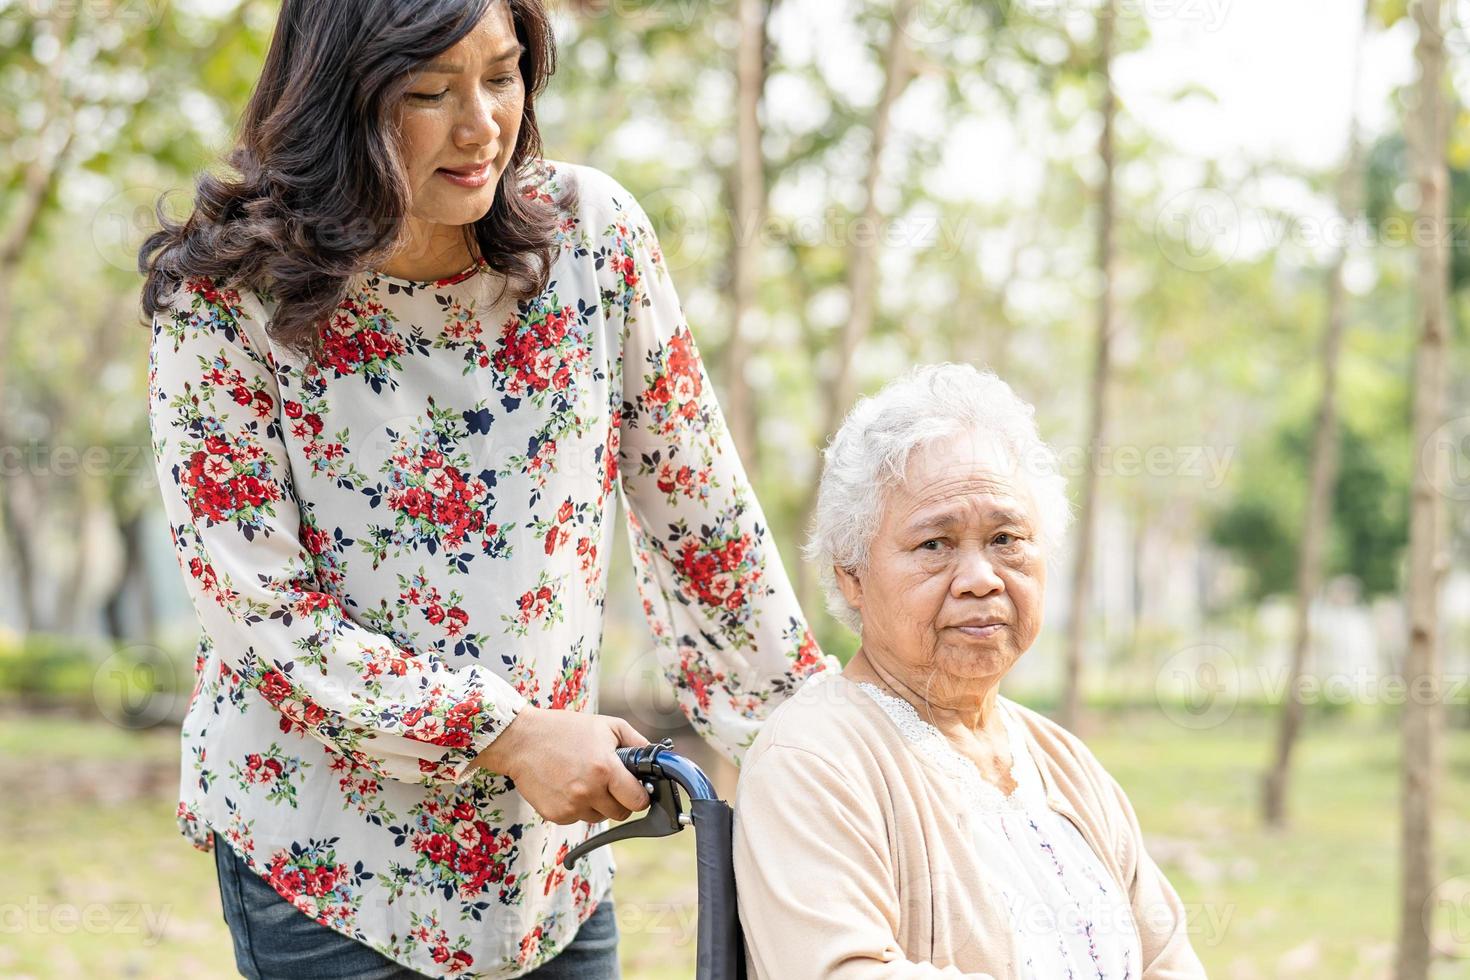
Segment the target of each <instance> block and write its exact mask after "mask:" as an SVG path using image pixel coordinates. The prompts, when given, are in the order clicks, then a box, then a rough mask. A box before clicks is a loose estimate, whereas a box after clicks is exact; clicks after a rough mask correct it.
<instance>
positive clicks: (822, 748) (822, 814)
mask: <svg viewBox="0 0 1470 980" xmlns="http://www.w3.org/2000/svg"><path fill="white" fill-rule="evenodd" d="M1009 703H1010V704H1012V705H1015V707H1016V708H1017V714H1018V715H1019V716H1020V717H1021V718H1022V719H1024V721H1025V726H1024V727H1025V730H1026V738H1027V740H1028V742H1029V743H1030V746H1031V749H1032V754H1033V756H1035V758H1036V762H1037V767H1038V768H1039V769H1040V770H1041V777H1042V782H1043V784H1044V786H1045V789H1046V795H1047V805H1048V806H1050V807H1051V808H1052V809H1053V810H1055V811H1057V812H1058V813H1061V814H1062V815H1064V816H1066V817H1068V818H1069V819H1070V820H1071V821H1072V822H1073V823H1074V824H1076V825H1077V827H1078V828H1079V829H1080V830H1081V832H1082V836H1083V838H1084V839H1085V840H1086V841H1087V842H1088V843H1089V844H1090V845H1091V846H1092V849H1093V850H1094V851H1096V852H1097V853H1098V854H1099V855H1100V856H1101V858H1102V863H1103V864H1104V865H1105V866H1106V867H1107V869H1108V870H1109V871H1110V872H1111V873H1112V874H1113V875H1114V877H1115V878H1117V880H1118V882H1119V883H1120V884H1121V886H1122V888H1123V890H1124V892H1125V893H1126V894H1127V895H1128V896H1129V899H1130V902H1131V905H1132V911H1133V918H1134V921H1135V923H1136V925H1137V932H1138V936H1137V940H1138V942H1137V945H1136V946H1135V947H1134V948H1135V950H1136V955H1135V956H1134V957H1133V958H1132V960H1131V962H1133V963H1135V964H1142V969H1141V970H1135V972H1134V977H1135V978H1137V980H1177V978H1197V977H1203V976H1205V971H1204V967H1203V966H1202V965H1201V964H1200V960H1199V957H1198V956H1197V955H1196V954H1195V952H1194V949H1193V948H1192V947H1191V946H1190V943H1189V937H1188V935H1187V932H1186V927H1187V922H1186V919H1185V912H1184V907H1183V905H1182V903H1181V902H1180V900H1179V895H1178V893H1177V892H1175V891H1174V888H1173V887H1172V886H1171V885H1170V884H1169V882H1168V880H1167V879H1166V878H1165V877H1164V875H1163V873H1162V872H1161V871H1160V870H1159V868H1158V866H1157V865H1156V864H1154V862H1153V860H1152V859H1151V858H1150V857H1149V855H1148V852H1147V851H1146V850H1145V849H1144V846H1143V838H1142V835H1141V833H1140V831H1139V826H1138V819H1137V817H1136V816H1135V815H1134V812H1133V807H1132V804H1130V803H1129V801H1128V797H1127V795H1126V794H1124V792H1123V790H1122V788H1121V787H1120V786H1119V785H1118V783H1117V782H1116V781H1115V780H1114V779H1113V777H1112V776H1110V775H1108V773H1107V771H1106V770H1104V769H1103V767H1102V765H1101V764H1100V763H1099V762H1098V761H1097V759H1096V758H1095V757H1094V756H1093V754H1092V752H1091V751H1089V750H1088V748H1087V747H1086V746H1085V745H1083V744H1082V742H1081V741H1079V740H1078V739H1077V738H1076V737H1075V736H1073V735H1072V734H1071V733H1070V732H1068V731H1066V729H1064V728H1062V727H1061V726H1060V725H1057V724H1056V723H1055V722H1052V721H1050V720H1048V719H1047V718H1045V717H1044V716H1042V715H1040V714H1038V713H1037V712H1035V711H1032V710H1030V709H1029V708H1026V707H1024V706H1021V705H1018V704H1016V703H1015V702H1014V701H1011V702H1009ZM965 820H966V814H965V806H964V803H963V801H962V799H961V797H960V795H959V787H957V786H956V785H955V782H954V780H953V779H952V778H951V777H949V776H947V775H946V774H945V773H944V772H943V771H942V770H941V769H939V768H938V766H937V764H936V763H934V762H933V761H931V760H928V759H926V758H925V757H923V756H921V755H920V754H919V753H918V752H916V751H915V749H914V747H913V745H912V743H910V742H908V741H907V740H905V738H904V737H903V735H902V734H901V733H900V732H899V731H898V729H897V728H896V727H895V725H894V724H893V722H892V721H891V720H890V719H889V717H888V715H887V714H886V713H885V712H884V710H883V708H882V707H881V706H879V705H878V703H877V702H875V701H874V700H873V699H872V698H870V697H868V695H867V694H866V693H864V692H863V690H862V689H861V688H859V687H858V686H857V684H856V683H855V682H853V681H852V680H850V679H849V678H847V677H845V676H843V675H842V674H839V673H836V672H828V673H827V674H818V675H815V676H814V677H813V679H811V680H809V681H808V682H806V683H805V684H803V685H802V686H801V688H800V689H799V690H798V691H797V692H796V694H795V695H793V696H792V697H791V698H790V699H789V700H787V701H786V702H785V703H783V704H782V705H781V706H780V707H778V708H777V709H776V710H775V711H774V712H772V714H771V717H770V718H769V719H768V720H767V721H766V723H765V725H764V726H762V728H761V731H760V733H759V735H757V737H756V739H755V742H754V744H753V745H752V746H751V748H750V749H749V750H748V751H747V753H746V755H745V758H744V760H743V762H742V765H741V771H740V782H739V786H738V788H737V790H736V797H735V878H736V883H737V895H738V900H739V907H740V919H741V923H742V924H743V926H744V929H745V948H746V957H747V960H748V967H749V973H750V977H751V978H752V980H816V978H824V980H825V978H839V980H866V978H873V980H877V978H882V980H900V978H902V980H910V978H913V980H918V978H936V980H937V978H951V980H958V978H961V977H967V978H974V980H981V978H989V977H993V978H995V980H1011V978H1018V977H1020V972H1019V969H1018V967H1019V966H1021V964H1018V963H1017V962H1016V956H1015V949H1014V945H1013V941H1012V932H1011V924H1010V910H1008V909H1007V908H1006V907H1005V905H1004V904H1003V903H1002V901H1001V900H1000V897H999V895H998V894H997V893H996V892H995V891H994V890H993V889H991V888H990V887H988V886H987V884H986V876H985V869H984V868H983V867H980V866H978V864H977V862H976V859H975V855H974V851H973V847H972V845H971V841H972V839H973V838H972V835H971V833H970V832H969V831H968V829H967V828H966V827H965V826H964V823H965ZM1131 932H1132V930H1130V933H1131ZM1048 980H1050V978H1048Z"/></svg>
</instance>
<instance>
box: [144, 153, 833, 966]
mask: <svg viewBox="0 0 1470 980" xmlns="http://www.w3.org/2000/svg"><path fill="white" fill-rule="evenodd" d="M573 184H575V185H576V187H577V191H578V195H579V200H578V203H577V205H576V207H575V208H571V207H567V206H565V205H564V203H563V202H564V198H563V193H564V191H566V190H567V189H569V188H570V187H571V186H572V185H573ZM521 193H523V194H524V195H525V196H527V197H528V198H534V199H539V200H542V201H545V202H547V203H550V204H552V205H554V206H556V207H557V208H558V210H559V212H560V224H559V231H558V235H557V238H558V243H559V252H558V254H557V256H556V259H555V261H554V263H553V266H552V269H551V276H550V281H549V283H548V285H547V287H546V289H545V290H544V291H543V292H542V293H541V294H540V295H538V296H535V297H534V298H531V299H529V300H527V301H525V302H520V303H516V302H515V301H513V300H510V299H508V298H506V297H505V296H504V295H502V290H501V289H500V285H501V284H502V283H503V279H502V278H501V277H500V276H499V275H498V274H497V273H495V272H494V271H493V270H491V269H490V268H489V267H488V266H487V265H486V264H485V263H484V262H483V260H481V261H480V262H478V263H477V264H476V265H474V266H472V267H471V268H468V269H465V270H464V271H463V272H461V273H459V274H458V275H455V276H451V277H449V278H447V279H442V280H438V281H435V282H411V281H408V280H404V279H399V278H395V277H393V276H388V275H382V274H379V273H377V272H374V271H371V270H369V271H365V272H363V273H362V274H360V275H359V276H357V277H355V278H354V279H353V281H352V284H351V287H350V289H349V291H348V294H347V296H346V298H345V299H344V300H343V302H342V303H341V305H340V306H339V307H338V308H337V310H336V312H335V313H333V315H332V316H331V318H330V320H329V322H328V323H327V324H326V325H325V329H326V330H327V339H326V343H325V349H324V354H323V355H322V356H321V357H320V358H318V359H316V360H314V361H312V362H311V363H302V361H301V360H300V359H298V358H296V356H295V355H292V354H291V353H289V352H288V351H285V350H283V349H281V348H278V347H277V346H276V345H275V344H274V343H273V342H272V341H271V339H270V338H269V337H268V336H267V333H266V331H265V324H266V323H267V322H268V321H269V319H270V315H271V312H272V310H273V309H274V306H275V301H274V299H273V297H272V296H271V295H270V293H269V291H268V290H264V289H262V290H258V291H250V290H236V289H232V288H225V287H224V286H223V285H222V284H221V283H219V282H216V281H214V280H210V279H194V280H188V281H186V282H184V283H182V284H180V286H179V287H178V288H177V289H176V290H175V291H174V293H173V294H172V296H171V297H170V300H169V303H168V308H167V310H166V311H164V312H162V313H160V314H159V315H157V316H155V317H154V321H153V339H152V345H151V349H150V354H149V391H148V397H149V418H150V427H151V432H152V439H153V443H152V444H153V452H154V456H155V459H156V464H157V471H158V475H159V482H160V485H161V487H162V492H163V498H164V508H165V511H166V514H167V518H168V523H169V529H170V534H171V537H172V540H173V544H174V548H175V552H176V555H177V558H178V561H179V565H180V567H181V569H182V570H183V572H184V581H185V583H186V585H187V588H188V591H189V595H190V598H191V600H192V602H193V605H194V608H195V611H196V612H197V614H198V617H199V621H200V625H201V628H202V630H201V633H200V636H199V643H198V649H197V655H196V658H195V670H196V672H197V682H196V684H195V686H194V690H193V693H192V696H191V699H190V703H189V708H188V712H187V716H186V718H185V720H184V723H183V731H182V739H183V748H184V751H183V765H182V781H181V792H180V802H179V807H178V819H179V824H180V827H181V829H182V831H183V833H184V834H185V836H186V837H187V838H189V839H190V840H191V841H192V842H193V843H194V845H195V846H196V847H198V848H199V849H201V850H205V851H208V850H209V849H210V847H211V846H212V839H211V837H210V833H209V831H210V829H211V828H213V829H216V830H218V831H219V832H220V833H221V834H222V835H223V836H224V837H225V838H226V839H227V840H229V842H230V843H231V845H232V846H233V847H234V848H235V850H236V851H238V852H239V854H240V855H241V856H242V857H243V858H244V860H245V861H246V862H247V863H248V864H249V866H250V867H251V868H252V869H253V870H254V871H255V872H256V873H258V874H260V875H261V876H262V877H263V878H265V879H266V880H268V881H269V882H270V884H271V885H272V886H273V887H274V888H275V889H276V891H277V892H278V893H280V894H281V895H282V896H283V897H284V898H285V899H287V900H289V901H291V902H292V903H294V904H295V905H296V907H297V908H299V909H300V910H301V911H302V912H304V913H306V914H307V915H309V916H311V917H312V918H313V919H315V920H316V921H317V922H320V923H321V924H323V925H326V926H329V927H331V928H332V929H335V930H337V931H339V932H341V933H343V934H345V935H348V936H351V937H353V938H354V939H356V940H358V941H360V942H363V943H365V944H367V945H370V946H371V947H373V948H375V949H377V950H378V951H380V952H381V953H383V954H384V955H385V956H387V957H389V958H391V959H393V960H395V961H397V962H399V963H401V964H403V965H404V966H407V967H410V968H411V969H414V970H417V971H420V972H422V973H425V974H429V975H431V976H440V977H451V976H454V977H484V978H503V977H514V976H519V975H520V974H522V973H526V972H528V971H530V970H532V969H534V968H535V967H537V966H538V965H540V964H542V963H545V962H546V961H547V960H549V959H550V958H552V957H554V956H555V955H556V954H557V952H558V951H559V950H560V949H561V948H562V947H563V946H564V945H565V944H566V943H567V942H568V941H569V940H570V939H571V938H572V936H573V935H574V934H575V933H576V931H577V928H578V926H579V925H580V924H581V922H583V921H584V920H585V919H586V918H587V917H588V916H589V915H590V914H591V913H592V911H593V910H594V909H595V907H596V905H597V903H598V901H599V900H601V899H602V898H603V897H604V896H606V895H607V894H608V889H609V888H610V885H611V881H612V877H613V873H614V870H615V865H614V863H613V860H612V857H611V854H610V850H609V849H608V848H602V849H599V850H598V851H596V852H594V853H593V854H591V855H589V856H588V857H587V858H585V859H583V860H582V861H581V862H579V863H578V866H577V868H576V869H575V870H572V871H566V870H564V869H563V868H562V867H561V863H560V862H561V858H562V857H563V856H564V855H565V854H566V853H567V851H568V850H569V849H570V848H571V847H574V846H575V845H576V844H578V843H580V842H581V841H583V840H585V839H586V838H588V837H590V836H592V835H593V834H594V833H597V832H598V831H599V830H601V829H602V826H601V825H589V824H586V823H578V824H572V825H568V826H560V825H557V824H553V823H549V822H547V821H545V820H543V819H541V817H540V816H539V815H538V814H537V813H536V812H535V811H534V810H533V809H532V808H531V807H530V805H529V804H527V803H526V802H525V800H524V799H523V798H522V797H521V795H520V794H519V793H517V792H515V790H514V785H513V783H512V782H511V780H510V779H509V778H508V777H506V776H504V775H502V774H498V773H493V772H489V771H486V770H485V769H483V768H479V767H475V766H472V765H471V762H472V760H473V759H474V758H475V756H476V755H478V754H479V752H480V751H481V750H483V749H484V748H485V747H486V746H487V745H488V744H489V743H490V742H491V741H492V740H493V739H494V738H495V737H496V736H497V735H498V734H499V733H500V732H501V731H502V730H503V729H504V728H505V727H506V725H508V724H509V723H510V722H511V720H512V719H513V718H514V717H515V714H516V712H517V711H518V710H520V708H521V707H523V706H525V705H527V704H532V705H536V706H538V707H542V708H553V709H563V710H568V711H596V710H597V679H598V651H599V645H600V643H601V638H602V627H603V609H604V599H605V593H606V584H607V561H606V559H607V552H608V549H609V547H610V542H611V540H612V532H613V523H612V521H611V520H609V517H610V515H611V513H612V508H613V507H614V506H615V505H614V503H613V492H614V490H616V491H617V493H618V495H619V496H621V498H622V499H623V501H624V504H625V512H626V519H627V525H628V530H629V539H630V542H631V550H632V553H633V559H634V564H635V570H636V578H637V582H638V589H639V593H640V595H641V597H642V600H643V612H644V614H645V616H646V618H647V621H648V624H649V627H650V630H651V632H652V637H653V648H654V653H655V655H656V656H657V658H658V661H659V663H660V665H661V667H662V672H663V674H664V676H665V677H666V678H667V679H668V681H669V683H670V684H671V685H672V687H673V690H674V692H675V695H676V696H677V698H678V701H679V704H680V706H681V707H682V709H683V711H684V713H685V714H686V715H687V716H688V718H689V720H690V722H691V723H692V724H693V725H694V727H695V728H696V729H697V730H698V731H699V732H700V734H701V735H703V736H704V737H705V738H706V739H708V740H709V741H710V742H711V743H712V744H713V745H715V746H716V747H717V748H718V749H719V750H720V751H721V752H722V753H723V754H725V755H726V756H727V757H729V758H730V759H731V760H732V761H735V762H736V763H738V762H739V759H740V756H741V754H742V753H743V752H744V750H745V749H746V748H747V747H748V746H749V744H750V742H751V741H752V740H753V739H754V737H755V733H756V731H757V730H758V728H759V726H760V724H761V722H762V720H763V719H764V718H765V717H766V716H767V715H768V714H769V713H770V711H771V710H772V709H774V708H775V707H776V705H777V704H778V703H780V702H781V701H782V700H784V699H785V698H786V697H787V696H788V695H789V694H790V693H791V692H792V691H793V690H794V689H795V688H796V687H797V686H798V685H799V684H800V682H801V681H803V680H804V679H805V678H806V677H807V676H809V675H811V674H813V673H816V672H818V671H822V670H825V669H831V668H833V667H835V666H837V665H836V661H835V660H833V659H832V658H831V657H829V656H825V655H823V654H822V653H821V651H820V650H819V649H818V648H817V645H816V643H815V641H814V640H813V637H812V634H811V632H810V631H809V629H808V628H807V625H806V622H805V620H804V619H803V617H802V613H801V610H800V608H799V607H798V605H797V602H796V599H795V597H794V595H793V593H792V590H791V587H790V583H789V582H788V580H787V577H786V574H785V572H784V570H783V568H782V565H781V561H780V558H779V556H778V554H777V550H776V545H775V542H774V540H773V539H772V537H771V534H770V530H769V527H768V526H767V524H766V521H765V518H764V516H763V514H762V512H761V508H760V506H759V504H758V503H757V501H756V499H755V497H754V495H753V494H752V492H751V488H750V486H749V484H748V483H747V481H746V477H745V474H744V471H743V470H742V468H741V464H740V460H739V457H738V456H737V454H736V451H735V448H734V445H733V443H732V441H731V439H730V437H729V434H728V432H727V430H726V428H725V426H724V423H723V420H722V417H721V414H720V409H719V406H718V404H717V402H716V399H715V394H714V391H713V389H712V387H711V385H710V381H709V378H708V376H707V374H706V373H705V370H704V367H703V364H702V362H701V360H700V357H699V353H698V349H697V348H696V346H695V342H694V338H693V336H692V335H691V334H690V332H689V328H688V326H687V325H686V323H685V321H684V317H683V314H682V312H681V308H680V304H679V301H678V297H677V295H676V293H675V291H674V287H673V285H672V283H671V282H670V280H669V276H668V273H667V270H666V269H665V267H664V264H663V258H662V255H661V253H660V251H659V247H658V242H657V239H656V238H655V235H654V232H653V229H652V228H651V227H650V224H649V221H648V218H647V216H646V215H645V214H644V212H643V210H642V209H641V208H640V207H639V205H638V204H637V202H636V201H634V199H633V198H632V196H631V195H629V194H628V192H627V191H626V190H625V189H624V188H623V187H622V186H621V185H620V184H618V183H617V182H616V181H615V180H613V179H612V178H610V177H609V176H607V175H605V174H603V173H601V172H599V171H597V170H594V169H591V168H588V167H583V166H576V165H570V164H564V163H554V162H550V161H538V162H537V164H536V165H535V166H533V167H531V168H528V170H527V172H526V174H525V176H524V179H523V182H522V184H521Z"/></svg>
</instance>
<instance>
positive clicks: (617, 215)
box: [598, 182, 840, 765]
mask: <svg viewBox="0 0 1470 980" xmlns="http://www.w3.org/2000/svg"><path fill="white" fill-rule="evenodd" d="M612 183H613V186H614V191H613V197H614V204H615V209H614V212H613V216H612V220H611V222H610V224H609V226H608V227H607V228H606V229H605V233H604V235H603V241H604V246H603V252H602V253H601V254H599V255H598V262H599V269H600V271H601V273H602V274H603V275H604V276H605V277H608V278H609V279H610V280H611V284H610V286H607V285H605V287H604V294H603V295H604V302H605V303H607V304H609V305H610V306H611V307H612V308H613V309H617V310H620V311H621V314H622V325H623V329H622V354H621V377H622V395H623V403H622V410H621V415H620V419H619V425H618V438H619V441H620V446H619V471H620V477H621V489H622V495H623V500H624V504H625V509H626V515H627V522H628V531H629V535H628V537H629V542H630V547H631V549H632V552H633V560H634V568H635V571H636V575H637V582H638V589H639V592H640V594H641V596H642V599H643V611H644V615H645V617H646V618H647V620H648V624H649V627H650V629H651V631H652V633H653V637H654V643H655V649H656V651H657V656H658V658H659V661H660V665H661V667H662V669H663V673H664V675H665V677H667V678H668V680H669V682H670V684H671V685H672V686H673V690H674V693H675V696H676V698H677V700H678V702H679V705H680V707H681V708H682V710H683V711H684V713H685V715H686V716H687V717H688V718H689V720H690V723H691V724H692V725H693V726H694V728H695V729H696V730H697V731H698V732H699V733H700V734H701V735H702V736H703V737H704V738H705V739H706V740H707V741H709V742H710V743H711V744H712V745H713V746H714V747H715V748H716V749H718V750H719V751H720V752H721V753H722V754H724V755H725V756H726V757H727V758H729V759H730V760H731V761H733V762H734V763H735V764H737V765H738V764H739V762H740V758H741V756H742V755H743V754H744V751H745V749H746V748H748V747H749V745H750V743H751V741H753V740H754V738H755V735H756V732H757V731H758V730H759V728H760V725H761V723H762V722H763V720H764V719H765V718H766V717H768V716H769V714H770V712H771V710H773V709H774V708H775V707H776V705H778V704H779V703H780V702H781V701H783V700H785V698H786V697H788V696H789V695H790V694H791V692H792V691H793V690H794V689H795V688H796V687H798V686H799V685H800V683H801V682H802V681H803V680H805V679H806V678H807V677H808V676H810V675H812V674H814V673H817V672H819V671H822V670H826V669H839V668H840V664H839V663H838V662H837V660H836V658H834V657H831V656H826V655H823V654H822V652H821V651H820V650H819V649H818V647H817V643H816V640H815V639H814V638H813V636H812V634H811V631H810V629H809V628H808V626H807V623H806V620H805V618H804V616H803V615H802V612H801V608H800V606H799V605H798V603H797V600H796V596H795V593H794V591H793V590H792V588H791V584H790V581H789V580H788V578H787V575H786V571H785V568H784V567H783V565H782V563H781V559H780V556H779V554H778V552H777V548H776V542H775V539H774V537H773V536H772V534H771V532H770V527H769V525H768V524H767V522H766V520H765V516H764V514H763V513H762V511H761V507H760V504H759V502H758V501H757V500H756V497H755V494H754V492H753V491H752V489H751V486H750V483H749V482H748V480H747V479H746V475H745V470H744V468H743V466H742V465H741V461H740V457H739V454H738V452H737V451H736V449H735V445H734V441H733V439H732V438H731V436H730V434H729V431H728V430H727V428H726V426H725V422H724V418H723V416H722V414H721V412H720V406H719V404H718V401H717V400H716V397H715V391H714V388H713V386H712V385H711V384H710V379H709V376H708V374H707V373H706V372H705V369H704V365H703V362H702V361H701V359H700V356H699V350H698V347H697V345H696V344H695V341H694V336H693V335H692V334H691V333H690V331H689V326H688V324H687V323H686V322H685V319H684V314H683V311H682V308H681V306H680V303H679V298H678V296H677V295H676V293H675V290H674V286H673V283H672V282H671V281H670V278H669V274H668V270H667V268H666V267H665V265H664V261H663V256H662V253H661V252H660V250H659V245H658V239H657V237H656V235H655V233H654V230H653V228H652V226H651V224H650V223H649V220H648V217H647V215H646V214H645V213H644V212H643V209H642V208H641V207H640V206H639V205H638V203H637V202H636V201H635V200H634V199H633V197H632V196H631V195H630V194H628V193H627V191H626V190H625V189H623V188H622V187H621V186H620V185H617V184H616V182H612Z"/></svg>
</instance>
